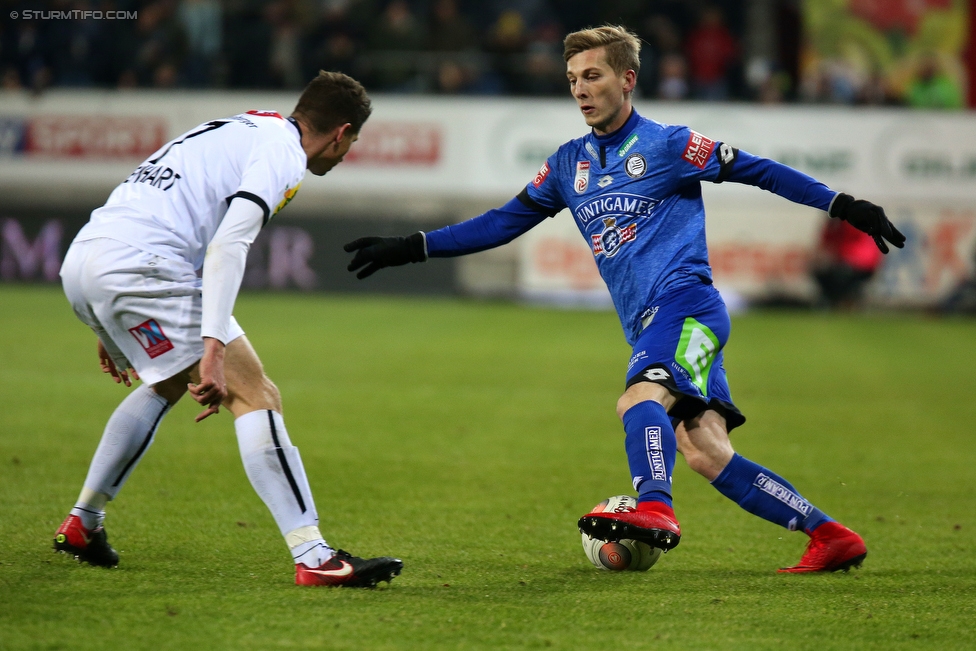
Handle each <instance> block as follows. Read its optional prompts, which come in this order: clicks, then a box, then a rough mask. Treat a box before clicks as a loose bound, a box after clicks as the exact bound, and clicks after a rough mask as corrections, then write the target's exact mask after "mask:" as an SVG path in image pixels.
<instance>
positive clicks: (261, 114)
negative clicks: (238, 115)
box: [247, 111, 285, 120]
mask: <svg viewBox="0 0 976 651" xmlns="http://www.w3.org/2000/svg"><path fill="white" fill-rule="evenodd" d="M247 114H248V115H257V116H258V117H262V118H278V119H279V120H284V119H285V118H283V117H281V113H279V112H278V111H248V112H247Z"/></svg>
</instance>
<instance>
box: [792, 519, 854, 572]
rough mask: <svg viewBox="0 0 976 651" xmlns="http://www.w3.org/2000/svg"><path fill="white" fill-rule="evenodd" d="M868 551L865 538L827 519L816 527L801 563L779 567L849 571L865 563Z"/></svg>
mask: <svg viewBox="0 0 976 651" xmlns="http://www.w3.org/2000/svg"><path fill="white" fill-rule="evenodd" d="M867 555H868V548H867V547H865V546H864V539H863V538H861V537H860V536H859V535H857V534H856V533H854V532H853V531H851V530H850V529H848V528H847V527H845V526H844V525H842V524H841V523H839V522H825V523H824V524H822V525H820V526H819V527H817V528H816V529H814V530H813V534H811V536H810V542H809V543H807V550H806V551H805V552H804V553H803V558H801V559H800V563H799V564H798V565H794V566H793V567H784V568H782V569H780V570H778V571H779V572H783V573H789V574H801V573H804V572H836V571H837V570H844V571H845V572H846V571H847V570H849V569H851V568H852V567H861V563H862V562H863V561H864V558H865V557H866V556H867Z"/></svg>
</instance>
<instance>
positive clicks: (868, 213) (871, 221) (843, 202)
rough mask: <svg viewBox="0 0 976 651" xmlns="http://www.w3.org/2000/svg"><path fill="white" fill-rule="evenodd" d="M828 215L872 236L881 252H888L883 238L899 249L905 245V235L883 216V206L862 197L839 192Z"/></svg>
mask: <svg viewBox="0 0 976 651" xmlns="http://www.w3.org/2000/svg"><path fill="white" fill-rule="evenodd" d="M830 216H831V217H837V218H838V219H843V220H844V221H846V222H847V223H849V224H850V225H851V226H853V227H854V228H856V229H857V230H859V231H864V232H865V233H867V234H868V235H870V236H871V237H873V238H874V243H875V244H877V245H878V248H879V249H881V252H882V253H887V252H888V245H887V244H885V240H888V241H889V242H891V243H892V244H893V245H894V246H897V247H898V248H899V249H900V248H902V247H904V246H905V236H904V235H902V234H901V233H900V232H899V231H898V229H897V228H895V225H894V224H892V223H891V222H890V221H889V220H888V218H887V217H885V213H884V208H882V207H881V206H876V205H874V204H873V203H871V202H870V201H865V200H864V199H855V198H854V197H852V196H851V195H849V194H844V193H843V192H841V193H840V194H838V195H837V196H836V197H835V198H834V202H833V203H832V204H831V205H830Z"/></svg>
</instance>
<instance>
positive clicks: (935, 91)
mask: <svg viewBox="0 0 976 651" xmlns="http://www.w3.org/2000/svg"><path fill="white" fill-rule="evenodd" d="M907 100H908V104H909V106H912V107H914V108H931V109H959V108H962V107H963V99H962V89H961V88H959V86H958V85H957V84H956V83H955V82H954V81H953V79H952V78H951V77H950V76H949V75H948V74H946V72H945V70H944V69H943V67H942V63H941V62H940V61H939V59H938V57H936V56H935V55H934V54H930V55H927V56H925V57H924V58H923V59H922V61H921V62H920V63H919V66H918V72H917V73H916V75H915V78H914V79H913V80H912V81H911V82H910V83H909V85H908V92H907Z"/></svg>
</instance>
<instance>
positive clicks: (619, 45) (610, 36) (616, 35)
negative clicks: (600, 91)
mask: <svg viewBox="0 0 976 651" xmlns="http://www.w3.org/2000/svg"><path fill="white" fill-rule="evenodd" d="M598 47H602V48H606V53H607V65H609V66H610V67H611V68H612V69H613V71H614V72H616V73H617V74H618V75H622V74H624V73H625V72H627V71H628V70H633V71H634V72H635V73H636V72H640V49H641V42H640V39H638V38H637V36H636V35H635V34H634V33H633V32H631V31H630V30H628V29H627V28H626V27H623V26H621V25H604V26H603V27H591V28H589V29H581V30H580V31H578V32H573V33H572V34H569V35H567V36H566V38H565V39H563V60H564V61H569V60H570V59H571V58H572V57H574V56H576V55H577V54H579V53H580V52H585V51H586V50H593V49H595V48H598Z"/></svg>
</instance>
